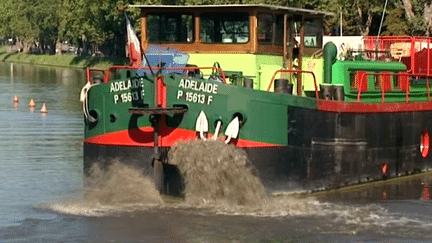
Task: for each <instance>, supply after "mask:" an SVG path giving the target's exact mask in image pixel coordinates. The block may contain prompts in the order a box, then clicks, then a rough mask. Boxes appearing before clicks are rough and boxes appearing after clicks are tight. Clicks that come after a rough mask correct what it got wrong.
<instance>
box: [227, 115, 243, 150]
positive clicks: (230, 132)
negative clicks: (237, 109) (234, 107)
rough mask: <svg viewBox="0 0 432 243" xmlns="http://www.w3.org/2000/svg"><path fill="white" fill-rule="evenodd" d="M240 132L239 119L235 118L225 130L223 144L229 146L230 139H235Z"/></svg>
mask: <svg viewBox="0 0 432 243" xmlns="http://www.w3.org/2000/svg"><path fill="white" fill-rule="evenodd" d="M239 130H240V121H239V118H238V117H237V116H236V117H235V118H234V119H233V120H232V121H231V122H230V123H229V124H228V126H227V129H226V130H225V135H226V136H227V138H226V140H225V143H226V144H229V142H230V141H231V139H232V138H234V139H235V138H237V136H238V134H239Z"/></svg>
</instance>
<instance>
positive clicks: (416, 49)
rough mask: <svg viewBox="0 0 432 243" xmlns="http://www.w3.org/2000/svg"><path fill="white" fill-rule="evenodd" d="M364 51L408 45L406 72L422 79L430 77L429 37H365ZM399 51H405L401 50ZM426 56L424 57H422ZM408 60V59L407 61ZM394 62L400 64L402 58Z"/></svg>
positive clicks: (431, 74)
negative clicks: (398, 44)
mask: <svg viewBox="0 0 432 243" xmlns="http://www.w3.org/2000/svg"><path fill="white" fill-rule="evenodd" d="M363 40H364V46H365V49H367V50H369V51H374V50H377V51H380V50H391V47H392V45H394V44H396V43H405V44H406V45H407V46H408V45H409V46H410V47H409V55H408V56H403V57H405V62H404V63H405V64H407V66H408V69H407V72H408V73H410V74H413V75H421V76H422V77H432V50H431V49H432V38H431V37H419V36H415V37H411V36H379V37H377V36H366V37H364V39H363ZM401 49H405V50H406V49H407V48H402V47H401ZM424 55H426V56H424ZM407 58H409V59H407ZM393 59H394V60H395V61H399V62H402V56H401V57H399V58H397V57H394V56H393Z"/></svg>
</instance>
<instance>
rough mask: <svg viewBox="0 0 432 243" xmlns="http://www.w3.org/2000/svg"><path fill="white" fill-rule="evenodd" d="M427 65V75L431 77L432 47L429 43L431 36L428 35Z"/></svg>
mask: <svg viewBox="0 0 432 243" xmlns="http://www.w3.org/2000/svg"><path fill="white" fill-rule="evenodd" d="M427 45H428V46H427V67H426V70H427V71H426V76H428V77H429V75H430V48H429V45H430V38H429V37H427Z"/></svg>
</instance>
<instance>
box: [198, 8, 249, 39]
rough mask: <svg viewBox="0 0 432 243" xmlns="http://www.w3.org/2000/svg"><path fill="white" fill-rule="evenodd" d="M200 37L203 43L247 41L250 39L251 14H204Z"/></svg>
mask: <svg viewBox="0 0 432 243" xmlns="http://www.w3.org/2000/svg"><path fill="white" fill-rule="evenodd" d="M200 38H201V42H203V43H246V42H248V41H249V15H248V14H247V13H236V14H203V15H201V33H200Z"/></svg>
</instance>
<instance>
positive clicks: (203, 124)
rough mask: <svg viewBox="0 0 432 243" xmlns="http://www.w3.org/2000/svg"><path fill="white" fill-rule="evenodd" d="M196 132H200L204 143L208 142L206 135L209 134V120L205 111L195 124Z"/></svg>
mask: <svg viewBox="0 0 432 243" xmlns="http://www.w3.org/2000/svg"><path fill="white" fill-rule="evenodd" d="M195 131H197V132H199V135H200V138H201V139H202V140H204V141H206V140H207V138H206V137H205V136H204V133H207V132H208V120H207V116H206V114H205V113H204V111H201V112H200V114H199V115H198V118H197V121H196V124H195Z"/></svg>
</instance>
